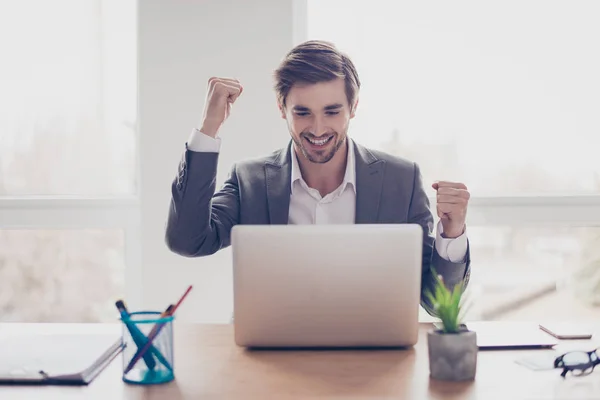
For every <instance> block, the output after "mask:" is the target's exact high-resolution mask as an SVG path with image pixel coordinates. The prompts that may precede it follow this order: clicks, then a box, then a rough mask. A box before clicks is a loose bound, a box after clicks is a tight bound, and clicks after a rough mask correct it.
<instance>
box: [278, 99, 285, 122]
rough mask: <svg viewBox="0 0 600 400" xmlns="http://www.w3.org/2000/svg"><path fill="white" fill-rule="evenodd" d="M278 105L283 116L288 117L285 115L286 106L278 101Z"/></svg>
mask: <svg viewBox="0 0 600 400" xmlns="http://www.w3.org/2000/svg"><path fill="white" fill-rule="evenodd" d="M277 107H278V108H279V112H280V113H281V118H283V119H287V118H286V116H285V107H284V106H283V105H282V104H281V103H280V102H277Z"/></svg>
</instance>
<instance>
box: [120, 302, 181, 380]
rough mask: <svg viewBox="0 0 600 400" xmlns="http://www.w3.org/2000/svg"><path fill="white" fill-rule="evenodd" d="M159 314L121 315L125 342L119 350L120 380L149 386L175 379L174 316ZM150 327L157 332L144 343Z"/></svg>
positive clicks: (136, 313) (146, 312) (152, 312)
mask: <svg viewBox="0 0 600 400" xmlns="http://www.w3.org/2000/svg"><path fill="white" fill-rule="evenodd" d="M160 315H161V312H158V311H139V312H133V313H131V314H129V317H128V318H125V317H124V318H121V321H122V335H123V344H124V345H125V348H124V349H123V353H122V354H123V381H124V382H127V383H133V384H142V385H149V384H157V383H165V382H170V381H172V380H173V379H174V378H175V373H174V371H173V318H174V317H173V316H169V317H163V318H161V317H160ZM158 328H159V329H158ZM153 329H154V330H155V331H157V332H158V333H157V334H156V336H155V337H154V340H152V343H151V344H150V345H148V339H149V338H148V336H149V335H151V333H152V330H153ZM157 329H158V330H157ZM135 359H137V360H135Z"/></svg>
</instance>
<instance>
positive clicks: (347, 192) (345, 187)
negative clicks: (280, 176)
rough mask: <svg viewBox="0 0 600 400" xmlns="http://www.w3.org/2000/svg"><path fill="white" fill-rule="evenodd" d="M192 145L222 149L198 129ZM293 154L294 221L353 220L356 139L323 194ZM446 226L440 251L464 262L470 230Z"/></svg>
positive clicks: (438, 239) (439, 230)
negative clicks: (450, 234)
mask: <svg viewBox="0 0 600 400" xmlns="http://www.w3.org/2000/svg"><path fill="white" fill-rule="evenodd" d="M187 146H188V149H189V150H191V151H196V152H214V153H218V152H219V151H220V149H221V139H220V138H218V137H217V138H212V137H210V136H208V135H205V134H203V133H202V132H200V131H199V130H198V129H194V130H193V131H192V133H191V135H190V138H189V140H188V144H187ZM291 154H292V174H291V182H290V185H291V197H290V210H289V220H288V222H289V223H290V224H297V225H300V224H317V225H319V224H353V223H354V215H355V209H356V163H355V154H354V146H353V144H352V139H350V138H348V158H347V162H346V172H345V174H344V180H343V181H342V184H341V185H340V186H339V187H338V188H337V189H335V190H334V191H333V192H331V193H329V194H327V195H326V196H324V197H322V196H321V194H320V193H319V191H318V190H316V189H313V188H311V187H309V186H308V185H307V184H306V181H305V180H304V179H303V178H302V173H301V172H300V166H299V164H298V159H297V158H296V153H295V151H294V149H292V151H291ZM442 233H443V227H442V224H441V222H438V224H437V235H436V241H435V246H436V250H437V252H438V254H439V255H440V256H441V257H442V258H444V259H446V260H448V261H451V262H455V263H459V262H463V260H464V258H465V255H466V254H467V234H466V231H465V232H464V233H463V234H462V235H461V236H459V237H457V238H454V239H448V238H444V237H442V236H441V234H442Z"/></svg>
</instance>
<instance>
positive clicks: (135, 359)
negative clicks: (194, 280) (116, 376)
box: [124, 285, 192, 374]
mask: <svg viewBox="0 0 600 400" xmlns="http://www.w3.org/2000/svg"><path fill="white" fill-rule="evenodd" d="M191 290H192V285H190V286H189V287H188V288H187V290H186V291H185V293H184V294H183V296H181V298H180V299H179V301H178V302H177V303H176V304H175V305H172V304H171V305H169V307H167V309H166V310H165V311H164V312H163V313H162V314H161V318H164V317H169V316H172V315H173V314H175V311H176V310H177V308H178V307H179V306H180V305H181V303H183V300H184V299H185V298H186V296H187V295H188V293H189V292H190V291H191ZM165 325H166V324H165V323H162V324H156V325H154V328H152V330H151V331H150V334H148V342H147V343H146V345H145V346H144V347H143V348H142V349H140V350H138V351H137V353H136V354H135V355H134V356H133V358H132V359H131V361H130V362H129V364H128V365H127V368H125V371H124V373H125V374H127V373H128V372H129V371H131V369H132V368H133V367H134V366H135V364H136V363H137V362H138V360H139V359H140V358H141V357H142V356H143V355H144V354H145V353H146V352H147V351H148V348H149V347H150V346H151V345H152V342H153V341H154V339H155V338H156V337H157V336H158V334H159V333H160V331H161V329H162V328H163V327H164V326H165Z"/></svg>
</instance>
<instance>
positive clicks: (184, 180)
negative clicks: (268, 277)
mask: <svg viewBox="0 0 600 400" xmlns="http://www.w3.org/2000/svg"><path fill="white" fill-rule="evenodd" d="M274 75H275V93H276V96H277V105H278V107H279V111H280V113H281V117H282V118H283V119H285V120H286V122H287V126H288V130H289V134H290V136H291V139H292V140H291V141H290V145H289V146H287V147H285V148H283V149H279V150H277V151H275V152H274V153H272V154H271V155H268V156H266V157H263V158H260V159H255V160H250V161H244V162H240V163H238V164H236V165H234V166H233V168H232V170H231V173H230V174H229V177H228V179H227V181H226V182H225V184H224V186H223V187H222V188H221V189H220V190H219V191H216V187H215V182H216V174H217V161H218V153H219V150H220V145H221V138H220V137H219V135H218V133H219V129H220V128H221V126H222V125H223V123H224V122H225V120H226V119H227V118H228V117H229V114H230V112H231V106H232V104H233V103H234V102H235V101H236V100H237V99H238V97H239V96H240V95H241V94H242V92H243V87H242V84H241V83H240V82H239V81H238V80H236V79H231V78H211V79H210V80H209V82H208V94H207V99H206V104H205V107H204V114H203V122H202V125H201V126H200V128H199V129H194V130H193V131H192V134H191V137H190V139H189V141H188V143H187V144H186V151H185V153H184V157H183V158H182V161H181V162H180V165H179V173H178V175H177V177H176V178H175V180H174V182H173V184H172V188H171V193H172V198H171V204H170V208H169V216H168V221H167V227H166V242H167V245H168V247H169V249H171V251H173V252H175V253H177V254H180V255H183V256H186V257H199V256H206V255H210V254H213V253H215V252H217V251H218V250H220V249H222V248H225V247H227V246H229V245H230V244H231V239H230V233H231V229H232V227H233V226H234V225H236V224H355V223H357V224H361V223H362V224H377V223H388V224H389V223H399V224H402V223H416V224H419V225H421V226H422V227H423V233H424V240H423V270H422V294H424V292H425V289H427V288H429V289H431V287H432V285H433V284H434V279H433V278H434V277H433V275H432V270H433V269H435V271H437V273H438V274H439V275H442V276H443V279H444V282H445V283H446V285H448V286H449V287H453V286H454V285H456V284H457V283H460V282H464V284H465V286H466V284H467V282H468V279H469V274H470V255H469V246H468V240H467V237H466V225H465V219H466V213H467V204H468V200H469V192H468V190H467V187H466V186H465V185H464V184H462V183H454V182H434V183H432V187H433V188H434V189H435V190H436V191H437V199H436V200H437V201H436V202H437V214H438V216H439V217H440V224H438V226H437V227H436V229H435V230H436V234H435V236H434V234H433V230H434V226H433V225H434V223H433V221H434V220H433V215H432V213H431V210H430V204H429V200H428V198H427V196H426V194H425V191H424V188H423V182H422V178H421V172H420V170H419V167H418V165H417V164H416V163H414V162H412V161H409V160H405V159H402V158H399V157H395V156H392V155H389V154H386V153H384V152H381V151H376V150H373V149H368V148H366V147H364V146H362V145H360V144H359V143H356V142H354V141H353V140H352V139H351V138H350V137H349V136H348V127H349V124H350V121H351V120H352V118H354V116H355V113H356V111H357V108H358V94H359V89H360V80H359V78H358V73H357V71H356V69H355V67H354V64H353V63H352V61H351V60H350V58H349V57H348V56H347V55H345V54H343V53H342V52H340V51H339V50H338V49H337V48H336V47H335V46H334V45H333V44H331V43H328V42H323V41H308V42H305V43H302V44H300V45H298V46H296V47H295V48H293V49H292V50H291V51H290V52H289V53H288V54H287V56H286V57H285V59H284V60H283V61H282V63H281V65H280V66H279V67H278V68H277V70H276V71H275V74H274ZM267 183H268V184H267ZM432 268H433V269H432ZM421 298H422V301H421V304H422V305H423V306H424V308H425V309H426V310H427V311H428V312H429V313H432V312H433V310H432V309H431V305H430V304H429V302H428V301H427V300H426V298H425V296H424V295H422V296H421Z"/></svg>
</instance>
